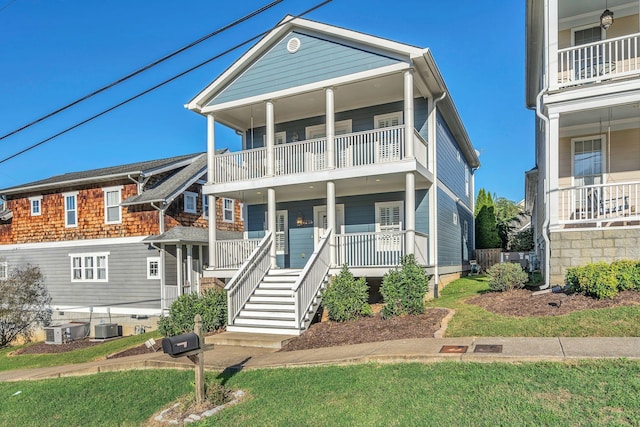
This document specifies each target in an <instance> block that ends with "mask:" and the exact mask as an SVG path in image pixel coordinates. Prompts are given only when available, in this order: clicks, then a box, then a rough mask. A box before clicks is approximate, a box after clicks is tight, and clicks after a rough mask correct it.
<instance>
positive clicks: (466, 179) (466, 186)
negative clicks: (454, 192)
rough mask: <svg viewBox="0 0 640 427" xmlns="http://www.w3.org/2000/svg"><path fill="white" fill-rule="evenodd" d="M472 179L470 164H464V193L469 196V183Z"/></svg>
mask: <svg viewBox="0 0 640 427" xmlns="http://www.w3.org/2000/svg"><path fill="white" fill-rule="evenodd" d="M470 180H471V174H470V173H469V166H468V165H466V164H465V165H464V194H465V195H466V196H467V197H469V185H470Z"/></svg>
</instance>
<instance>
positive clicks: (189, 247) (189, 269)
mask: <svg viewBox="0 0 640 427" xmlns="http://www.w3.org/2000/svg"><path fill="white" fill-rule="evenodd" d="M187 283H188V284H189V288H190V290H191V292H193V245H187Z"/></svg>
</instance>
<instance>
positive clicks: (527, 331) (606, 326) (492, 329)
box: [427, 276, 640, 337]
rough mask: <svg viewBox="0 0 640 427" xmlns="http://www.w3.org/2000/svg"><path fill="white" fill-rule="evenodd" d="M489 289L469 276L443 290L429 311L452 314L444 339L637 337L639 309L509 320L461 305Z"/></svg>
mask: <svg viewBox="0 0 640 427" xmlns="http://www.w3.org/2000/svg"><path fill="white" fill-rule="evenodd" d="M488 289H489V279H488V278H486V277H483V276H473V277H465V278H462V279H458V280H456V281H455V282H453V283H451V284H450V285H449V286H447V287H446V288H444V290H443V291H442V292H441V294H440V298H438V299H436V300H432V301H429V302H428V304H427V305H428V306H430V307H447V308H452V309H454V310H455V311H456V314H455V315H454V316H453V319H452V320H451V322H449V326H448V327H447V331H446V336H448V337H472V336H485V337H637V336H640V306H629V307H618V308H608V309H598V310H583V311H578V312H574V313H571V314H568V315H565V316H548V317H513V316H501V315H498V314H494V313H491V312H489V311H487V310H485V309H483V308H480V307H478V306H474V305H470V304H466V303H465V302H464V301H465V300H466V299H468V298H470V297H472V296H475V295H478V294H479V293H481V292H485V291H487V290H488Z"/></svg>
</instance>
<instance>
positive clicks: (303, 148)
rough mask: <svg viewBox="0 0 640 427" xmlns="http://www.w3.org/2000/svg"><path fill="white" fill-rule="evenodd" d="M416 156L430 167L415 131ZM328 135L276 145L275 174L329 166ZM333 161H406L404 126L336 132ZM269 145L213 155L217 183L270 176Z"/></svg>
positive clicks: (339, 166)
mask: <svg viewBox="0 0 640 427" xmlns="http://www.w3.org/2000/svg"><path fill="white" fill-rule="evenodd" d="M413 144H414V155H415V157H416V159H417V160H418V161H419V162H420V163H421V164H423V165H424V166H425V167H426V166H427V142H426V141H425V140H424V139H423V138H422V137H421V136H420V135H419V134H418V133H417V132H416V133H415V135H414V138H413ZM328 148H329V147H328V144H327V139H326V138H318V139H312V140H307V141H300V142H292V143H287V144H280V145H276V146H275V147H274V153H273V154H274V156H273V158H274V166H273V175H274V176H284V175H293V174H301V173H310V172H318V171H323V170H327V169H329V166H330V163H329V155H330V150H328ZM333 153H334V161H333V164H334V165H335V168H337V169H343V168H353V167H358V166H366V165H375V164H383V163H389V162H394V161H398V160H403V159H405V158H406V156H405V127H404V126H403V125H400V126H394V127H387V128H381V129H373V130H367V131H363V132H354V133H349V134H344V135H336V137H335V139H334V147H333ZM267 158H268V153H267V149H266V148H257V149H253V150H247V151H240V152H235V153H226V154H221V155H218V156H215V158H214V165H213V170H214V179H213V181H214V182H215V183H218V184H223V183H230V182H239V181H246V180H251V179H256V178H263V177H266V176H268V175H267V170H268V168H267Z"/></svg>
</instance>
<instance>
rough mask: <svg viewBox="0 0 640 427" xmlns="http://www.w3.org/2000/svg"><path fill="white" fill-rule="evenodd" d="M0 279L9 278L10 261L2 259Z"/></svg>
mask: <svg viewBox="0 0 640 427" xmlns="http://www.w3.org/2000/svg"><path fill="white" fill-rule="evenodd" d="M0 266H2V269H0V280H7V279H8V278H9V263H8V262H7V261H0Z"/></svg>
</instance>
